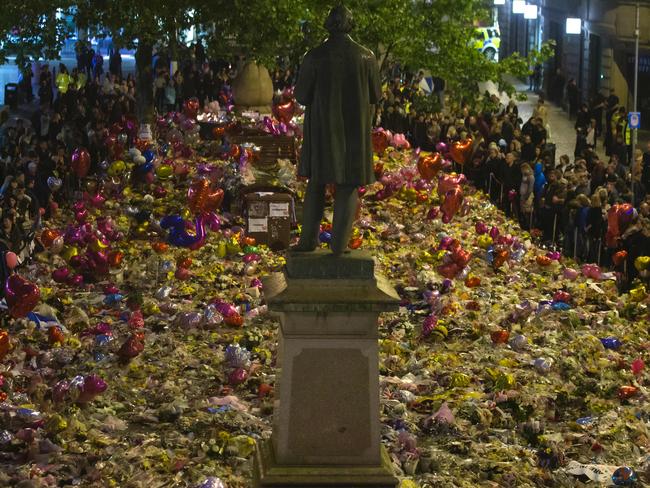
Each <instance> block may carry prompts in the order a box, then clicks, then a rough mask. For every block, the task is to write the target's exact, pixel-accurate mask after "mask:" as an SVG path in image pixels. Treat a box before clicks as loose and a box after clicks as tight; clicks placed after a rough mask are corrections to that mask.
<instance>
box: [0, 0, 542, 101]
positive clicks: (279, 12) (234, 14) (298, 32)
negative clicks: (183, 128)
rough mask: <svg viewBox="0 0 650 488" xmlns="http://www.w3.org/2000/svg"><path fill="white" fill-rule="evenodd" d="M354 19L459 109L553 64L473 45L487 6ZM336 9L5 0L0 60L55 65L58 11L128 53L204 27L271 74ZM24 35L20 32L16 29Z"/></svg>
mask: <svg viewBox="0 0 650 488" xmlns="http://www.w3.org/2000/svg"><path fill="white" fill-rule="evenodd" d="M344 3H345V5H346V6H347V7H348V8H350V9H351V10H352V12H353V15H354V17H355V20H356V25H357V27H356V29H355V31H354V32H353V37H354V38H355V39H356V40H358V41H359V42H360V43H362V44H364V45H366V46H368V47H369V48H370V49H372V50H373V51H374V52H375V54H376V55H377V58H378V61H379V63H380V66H381V67H382V68H383V69H385V68H387V66H388V64H389V63H388V62H389V61H390V60H397V61H400V62H401V63H402V65H408V66H409V67H410V68H411V69H412V70H418V69H428V70H430V71H431V73H432V74H434V75H436V76H440V77H441V78H443V79H444V80H445V81H446V86H447V93H448V95H450V96H451V97H452V99H453V100H452V101H454V102H456V103H458V102H460V100H463V99H465V100H466V101H468V102H469V103H472V102H473V101H476V100H477V98H478V97H479V95H480V94H479V91H478V89H477V84H478V82H480V81H487V80H492V81H494V82H495V83H497V84H498V85H499V86H500V88H501V89H503V90H505V91H507V92H508V93H512V92H513V91H514V87H513V86H512V84H510V83H508V82H507V77H508V75H512V76H515V77H520V78H521V77H525V76H527V74H528V73H529V72H530V69H531V67H533V66H534V65H535V64H537V63H541V62H543V61H544V60H545V59H548V58H549V56H550V55H552V51H553V43H552V42H551V43H548V44H546V45H544V46H542V48H541V49H540V50H539V51H534V52H532V53H530V55H529V56H528V57H522V56H520V55H519V54H514V55H512V56H510V57H508V58H505V59H502V60H501V61H500V62H498V63H494V62H492V61H490V60H488V59H486V57H485V56H483V55H482V54H481V53H480V52H479V51H478V50H477V49H475V47H474V45H473V40H474V36H475V25H476V22H477V21H489V15H490V12H489V9H488V5H489V3H490V2H486V1H485V0H347V1H345V2H344ZM333 4H334V2H332V1H331V0H164V1H162V0H159V1H156V0H56V1H54V2H48V1H45V0H30V1H28V2H24V1H18V0H5V2H4V4H3V9H2V13H1V14H0V28H2V32H4V35H3V36H2V37H0V41H1V44H0V61H6V57H7V55H8V54H10V53H13V54H15V55H16V62H17V63H18V64H19V65H22V66H25V65H27V64H28V63H29V61H31V60H33V59H35V58H39V57H47V58H56V57H57V56H58V52H59V50H60V48H61V46H62V43H63V40H64V38H65V36H66V35H67V34H68V32H67V25H66V23H65V21H64V19H61V18H57V16H56V12H57V9H61V11H62V12H74V16H75V21H76V23H77V25H78V26H79V27H81V28H86V29H88V30H89V32H92V33H94V34H95V35H102V34H103V33H110V34H111V35H112V36H113V38H114V40H115V42H116V44H118V45H120V46H125V47H136V44H138V45H146V46H154V47H155V46H164V47H170V48H171V49H172V56H173V57H176V56H174V54H173V53H174V52H175V51H176V49H177V46H178V34H179V33H180V32H181V31H182V30H184V29H188V28H189V27H191V26H192V25H197V26H201V27H202V29H203V30H204V31H205V32H207V35H206V36H205V38H206V40H207V43H208V52H209V54H210V55H212V56H215V55H222V56H229V55H232V54H233V53H235V54H242V55H245V56H247V57H249V58H252V59H254V60H256V61H259V62H261V63H263V64H265V65H266V66H267V67H273V66H274V65H275V63H276V60H277V58H278V57H279V56H283V57H289V58H290V59H291V60H292V61H293V62H298V60H299V59H300V56H301V55H302V54H303V53H304V52H305V51H306V50H307V49H308V48H310V47H313V46H315V45H316V44H318V43H319V42H321V41H322V40H323V39H324V38H325V37H326V35H327V33H326V32H325V29H324V27H323V24H324V21H325V19H326V17H327V14H328V12H329V10H330V8H331V7H332V6H333ZM17 26H19V28H16V27H17Z"/></svg>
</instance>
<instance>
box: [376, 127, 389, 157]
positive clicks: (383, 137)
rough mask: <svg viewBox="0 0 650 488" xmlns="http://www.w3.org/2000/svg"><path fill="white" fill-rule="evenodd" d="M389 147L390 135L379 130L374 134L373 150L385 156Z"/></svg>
mask: <svg viewBox="0 0 650 488" xmlns="http://www.w3.org/2000/svg"><path fill="white" fill-rule="evenodd" d="M387 147H388V134H386V133H385V132H384V131H380V130H377V131H375V132H373V133H372V149H373V151H375V152H376V153H377V154H383V153H384V151H385V150H386V148H387Z"/></svg>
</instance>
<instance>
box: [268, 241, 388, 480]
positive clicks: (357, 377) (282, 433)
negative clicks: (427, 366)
mask: <svg viewBox="0 0 650 488" xmlns="http://www.w3.org/2000/svg"><path fill="white" fill-rule="evenodd" d="M264 291H265V297H266V300H267V303H268V306H269V309H270V310H271V311H272V312H276V313H277V314H279V316H280V338H279V344H280V349H279V354H278V370H277V374H276V386H275V401H274V418H273V434H272V437H271V441H270V442H268V443H265V444H263V445H258V452H257V456H256V459H255V464H256V466H255V472H256V481H255V483H256V484H255V486H258V487H267V486H269V487H271V486H272V487H283V486H287V487H297V486H303V487H311V486H313V487H317V486H318V487H327V486H332V487H334V486H335V487H341V488H344V487H350V488H352V487H361V486H364V487H365V486H367V487H371V486H372V487H381V488H384V487H386V488H388V487H391V488H393V487H395V486H396V485H397V479H396V478H395V477H394V476H393V474H392V468H391V465H390V461H389V459H388V456H387V455H386V454H385V452H382V449H381V443H380V435H381V433H380V429H381V426H380V423H379V371H378V364H379V359H378V348H377V340H378V333H377V319H378V316H379V314H380V313H381V312H385V311H390V310H396V309H397V304H398V302H399V297H398V296H397V295H396V294H395V291H394V290H393V289H392V287H391V286H390V285H389V284H388V282H387V281H386V280H385V279H384V278H382V277H381V276H377V275H375V273H374V262H373V260H372V257H371V256H370V255H369V254H368V253H365V252H362V251H356V252H353V253H350V254H349V255H344V256H341V257H334V256H332V255H331V253H329V252H325V251H317V252H314V253H308V254H296V255H290V256H289V258H288V259H287V266H286V272H285V273H275V274H273V275H271V276H270V277H269V278H268V279H266V280H264Z"/></svg>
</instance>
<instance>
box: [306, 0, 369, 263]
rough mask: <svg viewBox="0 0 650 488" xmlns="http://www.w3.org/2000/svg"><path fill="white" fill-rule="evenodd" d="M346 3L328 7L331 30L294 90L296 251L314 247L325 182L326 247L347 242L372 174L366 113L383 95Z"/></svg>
mask: <svg viewBox="0 0 650 488" xmlns="http://www.w3.org/2000/svg"><path fill="white" fill-rule="evenodd" d="M352 27H353V19H352V14H351V13H350V11H349V10H348V9H347V8H345V7H344V6H342V5H339V6H337V7H335V8H333V9H332V11H331V12H330V13H329V16H328V18H327V20H326V21H325V28H326V29H327V30H328V32H329V34H330V35H329V38H328V39H327V40H325V42H323V43H322V44H321V45H320V46H318V47H316V48H314V49H312V50H310V51H309V52H308V53H307V54H306V55H305V58H304V60H303V62H302V66H301V68H300V74H299V76H298V82H297V84H296V87H295V90H294V94H295V97H296V99H297V100H298V101H299V102H300V103H301V104H303V105H305V106H306V107H307V109H306V112H305V125H304V140H303V145H302V154H301V157H300V164H299V167H298V174H299V175H301V176H306V177H308V178H309V183H308V185H307V192H306V194H305V202H304V215H303V223H302V235H301V236H300V241H299V242H298V244H297V245H296V246H294V248H293V250H294V251H307V252H308V251H313V250H314V249H316V246H318V235H319V228H320V223H321V220H322V219H323V211H324V208H325V186H326V185H327V184H330V183H334V184H335V185H336V193H335V196H334V221H333V223H332V242H331V249H332V252H333V253H334V254H335V255H340V254H342V253H343V252H345V251H346V250H347V245H348V241H349V240H350V234H351V232H352V223H353V221H354V216H355V213H356V209H357V204H358V194H357V189H358V187H359V186H362V185H367V184H370V183H373V182H374V181H375V177H374V171H373V164H372V138H371V130H372V115H373V111H374V104H375V103H377V101H378V100H379V98H380V96H381V86H380V82H379V70H378V66H377V60H376V58H375V55H374V54H373V53H372V51H370V50H369V49H366V48H365V47H363V46H361V45H360V44H357V43H356V42H354V41H353V40H352V39H351V38H350V36H349V32H350V31H351V30H352Z"/></svg>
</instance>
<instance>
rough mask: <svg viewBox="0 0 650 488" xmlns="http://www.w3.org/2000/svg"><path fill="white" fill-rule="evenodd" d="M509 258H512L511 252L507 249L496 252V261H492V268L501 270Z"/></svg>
mask: <svg viewBox="0 0 650 488" xmlns="http://www.w3.org/2000/svg"><path fill="white" fill-rule="evenodd" d="M508 257H510V251H508V250H507V249H500V250H498V251H495V252H494V261H492V266H494V269H499V268H500V267H501V266H503V263H505V262H506V260H507V259H508Z"/></svg>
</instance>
